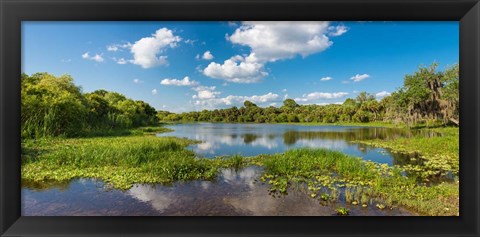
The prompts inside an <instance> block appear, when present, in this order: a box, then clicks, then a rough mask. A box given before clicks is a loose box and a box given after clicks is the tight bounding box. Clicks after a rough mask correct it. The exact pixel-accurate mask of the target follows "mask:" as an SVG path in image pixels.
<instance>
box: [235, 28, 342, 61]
mask: <svg viewBox="0 0 480 237" xmlns="http://www.w3.org/2000/svg"><path fill="white" fill-rule="evenodd" d="M328 24H329V23H328V22H322V21H316V22H293V21H292V22H287V21H283V22H282V21H270V22H260V21H256V22H242V25H241V26H240V27H239V28H237V29H236V30H235V32H234V33H233V34H232V35H231V36H228V39H229V40H230V41H231V42H232V43H235V44H240V45H245V46H249V47H250V48H251V54H254V55H255V57H256V58H257V60H258V62H274V61H277V60H280V59H287V58H293V57H295V56H296V55H301V56H303V57H306V56H308V55H310V54H313V53H317V52H321V51H323V50H325V49H327V48H328V47H330V46H331V45H332V43H333V42H331V41H330V40H329V38H328V37H327V36H326V33H327V30H328Z"/></svg>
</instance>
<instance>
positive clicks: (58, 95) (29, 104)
mask: <svg viewBox="0 0 480 237" xmlns="http://www.w3.org/2000/svg"><path fill="white" fill-rule="evenodd" d="M21 80H22V82H21V85H22V91H21V103H22V104H21V124H22V138H40V137H55V136H67V137H73V136H79V135H82V134H85V133H87V132H89V131H96V130H109V129H111V130H113V129H118V128H131V127H138V126H145V125H152V124H156V123H157V122H158V118H157V113H156V111H155V109H154V108H153V107H151V106H150V105H149V104H147V103H145V102H143V101H133V100H131V99H128V98H126V97H125V96H123V95H121V94H119V93H116V92H108V91H105V90H98V91H95V92H92V93H86V94H83V93H82V92H81V88H80V87H78V86H76V85H75V84H74V83H73V78H72V77H70V76H68V75H62V76H60V77H56V76H53V75H51V74H48V73H36V74H33V75H31V76H28V75H26V74H22V76H21Z"/></svg>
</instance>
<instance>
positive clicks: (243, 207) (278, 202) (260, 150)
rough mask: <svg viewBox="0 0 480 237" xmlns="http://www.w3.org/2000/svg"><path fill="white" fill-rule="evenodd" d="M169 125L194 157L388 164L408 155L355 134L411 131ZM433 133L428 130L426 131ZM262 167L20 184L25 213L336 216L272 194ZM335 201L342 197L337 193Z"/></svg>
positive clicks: (312, 203)
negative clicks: (328, 154) (130, 181)
mask: <svg viewBox="0 0 480 237" xmlns="http://www.w3.org/2000/svg"><path fill="white" fill-rule="evenodd" d="M168 127H169V128H171V129H173V130H174V131H173V132H169V133H162V134H157V136H176V137H186V138H189V139H194V140H198V141H201V143H198V144H195V145H191V146H189V147H188V149H191V150H192V151H194V152H195V153H196V154H197V156H199V157H206V158H212V157H215V156H225V155H235V154H240V155H244V156H255V155H258V154H271V153H278V152H283V151H285V150H288V149H291V148H296V147H313V148H327V149H332V150H338V151H341V152H344V153H346V154H349V155H353V156H357V157H361V158H362V159H365V160H371V161H375V162H379V163H385V164H389V165H393V164H405V163H408V162H410V161H409V160H410V159H409V157H408V156H406V155H401V154H395V153H391V152H389V151H388V150H386V149H382V148H374V147H370V146H367V145H361V144H357V143H354V141H355V140H360V139H366V138H368V139H373V138H379V139H385V138H389V139H390V138H395V137H405V136H407V137H408V136H412V135H414V132H412V131H408V130H405V129H393V128H379V127H357V126H302V125H287V124H221V123H218V124H217V123H215V124H213V123H195V124H175V125H169V126H168ZM426 135H428V136H431V135H432V134H426ZM261 171H262V168H261V167H256V166H251V167H247V168H244V169H242V170H237V171H235V170H231V169H224V170H222V171H221V174H220V175H219V176H218V178H217V179H216V180H214V181H191V182H175V183H173V184H171V185H161V184H158V185H143V184H137V185H134V187H133V188H131V189H130V190H127V191H120V190H116V189H113V188H110V187H108V186H107V185H105V184H104V183H103V182H102V181H100V180H94V179H75V180H72V181H70V182H64V183H52V182H42V183H27V182H23V183H22V215H25V216H37V215H47V216H64V215H65V216H76V215H80V216H84V215H87V216H96V215H106V216H118V215H120V216H140V215H153V216H157V215H166V216H170V215H193V216H205V215H207V216H208V215H221V216H227V215H294V216H295V215H316V216H325V215H327V216H328V215H334V214H335V205H326V206H324V205H320V204H319V203H318V200H316V199H312V198H309V197H308V195H307V192H308V191H307V190H305V187H303V186H299V187H292V188H289V190H288V195H280V196H276V197H275V196H272V195H271V194H270V193H269V192H268V189H269V186H268V185H267V184H264V183H262V182H259V181H258V180H257V179H258V177H259V176H260V173H261ZM339 205H345V203H344V201H343V203H342V197H340V203H339ZM346 205H347V206H348V208H349V209H350V211H351V215H376V216H378V215H415V213H411V212H408V211H406V210H403V209H402V208H395V209H393V210H379V209H377V208H375V207H373V206H368V207H366V208H363V207H360V206H353V205H350V204H346Z"/></svg>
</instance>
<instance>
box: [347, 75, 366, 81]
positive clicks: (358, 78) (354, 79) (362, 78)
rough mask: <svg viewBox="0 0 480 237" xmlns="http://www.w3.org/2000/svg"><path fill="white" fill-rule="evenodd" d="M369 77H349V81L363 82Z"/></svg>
mask: <svg viewBox="0 0 480 237" xmlns="http://www.w3.org/2000/svg"><path fill="white" fill-rule="evenodd" d="M369 77H370V75H368V74H357V75H355V76H353V77H350V80H352V81H354V82H359V81H363V80H365V79H367V78H369Z"/></svg>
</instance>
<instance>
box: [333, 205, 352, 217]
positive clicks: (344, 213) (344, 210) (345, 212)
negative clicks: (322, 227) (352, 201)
mask: <svg viewBox="0 0 480 237" xmlns="http://www.w3.org/2000/svg"><path fill="white" fill-rule="evenodd" d="M336 211H337V215H339V216H348V214H349V213H350V211H349V210H348V209H347V208H345V207H340V208H337V210H336Z"/></svg>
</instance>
